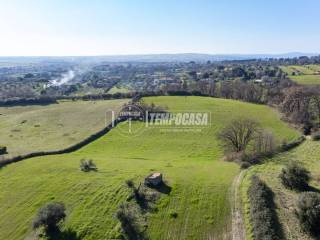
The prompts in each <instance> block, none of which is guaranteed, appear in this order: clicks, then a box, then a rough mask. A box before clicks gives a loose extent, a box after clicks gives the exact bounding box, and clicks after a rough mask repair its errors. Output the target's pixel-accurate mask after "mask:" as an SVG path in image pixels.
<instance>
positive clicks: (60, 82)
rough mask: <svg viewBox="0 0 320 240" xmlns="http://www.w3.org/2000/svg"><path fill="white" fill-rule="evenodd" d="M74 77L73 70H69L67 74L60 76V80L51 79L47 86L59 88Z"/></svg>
mask: <svg viewBox="0 0 320 240" xmlns="http://www.w3.org/2000/svg"><path fill="white" fill-rule="evenodd" d="M74 77H75V73H74V71H73V70H69V71H68V72H67V73H64V74H62V76H61V78H57V79H53V80H52V81H51V82H50V84H49V86H61V85H63V84H66V83H67V82H69V81H71V80H72V79H73V78H74Z"/></svg>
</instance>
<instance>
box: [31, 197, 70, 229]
mask: <svg viewBox="0 0 320 240" xmlns="http://www.w3.org/2000/svg"><path fill="white" fill-rule="evenodd" d="M65 210H66V209H65V206H64V204H63V203H49V204H47V205H45V206H44V207H42V208H40V210H39V211H38V214H37V216H36V218H35V219H34V220H33V228H34V229H37V228H39V227H43V228H44V230H45V232H46V233H50V232H53V231H56V230H57V229H58V228H59V226H58V225H59V224H60V223H61V222H62V221H63V220H64V219H65V217H66V213H65Z"/></svg>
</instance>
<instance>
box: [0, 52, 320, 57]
mask: <svg viewBox="0 0 320 240" xmlns="http://www.w3.org/2000/svg"><path fill="white" fill-rule="evenodd" d="M290 54H296V55H300V56H317V55H320V52H302V51H290V52H271V53H265V52H261V53H206V52H173V53H169V52H163V53H128V54H126V53H120V54H97V55H0V58H15V57H21V58H23V57H26V58H27V57H30V58H37V57H118V56H119V57H121V56H123V57H125V56H152V55H208V56H263V55H266V56H272V55H275V56H278V55H290Z"/></svg>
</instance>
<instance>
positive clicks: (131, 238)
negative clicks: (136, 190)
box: [116, 203, 147, 240]
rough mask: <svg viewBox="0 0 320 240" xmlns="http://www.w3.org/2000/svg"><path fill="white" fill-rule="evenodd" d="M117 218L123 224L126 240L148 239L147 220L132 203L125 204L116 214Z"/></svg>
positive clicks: (123, 234)
mask: <svg viewBox="0 0 320 240" xmlns="http://www.w3.org/2000/svg"><path fill="white" fill-rule="evenodd" d="M116 218H117V219H118V220H119V222H120V224H121V230H122V237H123V238H124V239H126V240H143V239H147V236H146V234H145V230H146V225H145V219H144V218H143V216H142V215H141V213H140V211H139V209H137V207H136V206H135V205H132V204H130V203H124V204H121V205H120V206H119V209H118V211H117V212H116Z"/></svg>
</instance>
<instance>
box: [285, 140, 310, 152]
mask: <svg viewBox="0 0 320 240" xmlns="http://www.w3.org/2000/svg"><path fill="white" fill-rule="evenodd" d="M305 140H306V138H305V137H304V136H301V137H299V138H298V139H296V140H294V141H292V142H289V143H287V142H286V141H283V142H282V145H281V150H282V151H288V150H290V149H292V148H295V147H297V146H299V145H300V144H301V143H303V142H304V141H305Z"/></svg>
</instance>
